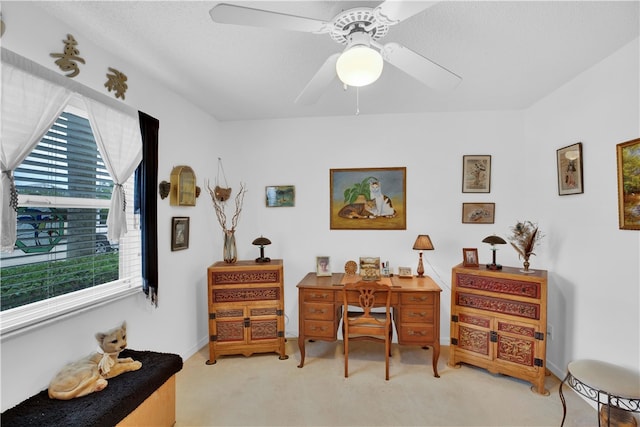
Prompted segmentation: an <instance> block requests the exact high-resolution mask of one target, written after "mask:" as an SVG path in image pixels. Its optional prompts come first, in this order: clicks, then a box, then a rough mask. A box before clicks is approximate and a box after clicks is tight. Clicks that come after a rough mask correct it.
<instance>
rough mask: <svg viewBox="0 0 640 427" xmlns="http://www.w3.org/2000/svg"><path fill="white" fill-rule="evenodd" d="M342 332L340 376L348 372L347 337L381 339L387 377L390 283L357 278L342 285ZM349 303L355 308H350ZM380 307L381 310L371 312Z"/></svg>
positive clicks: (389, 349)
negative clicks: (342, 361)
mask: <svg viewBox="0 0 640 427" xmlns="http://www.w3.org/2000/svg"><path fill="white" fill-rule="evenodd" d="M343 294H344V301H343V305H342V307H343V308H342V309H343V316H342V322H343V329H342V330H343V336H344V376H345V378H347V377H348V376H349V341H359V340H367V341H375V342H380V343H384V360H385V379H386V380H388V379H389V356H390V354H391V334H392V330H391V287H390V286H388V285H384V284H380V283H377V282H371V281H369V282H366V281H360V282H356V283H348V284H346V285H345V286H344V292H343ZM350 307H351V308H352V309H353V308H357V309H358V311H352V310H350ZM375 307H384V308H385V311H384V313H383V312H379V313H376V312H372V311H371V309H373V308H375Z"/></svg>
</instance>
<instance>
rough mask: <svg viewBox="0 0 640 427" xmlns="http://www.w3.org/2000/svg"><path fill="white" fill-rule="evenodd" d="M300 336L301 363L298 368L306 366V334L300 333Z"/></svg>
mask: <svg viewBox="0 0 640 427" xmlns="http://www.w3.org/2000/svg"><path fill="white" fill-rule="evenodd" d="M299 335H300V336H299V337H298V348H299V349H300V364H299V365H298V368H302V367H303V366H304V341H305V339H304V334H299Z"/></svg>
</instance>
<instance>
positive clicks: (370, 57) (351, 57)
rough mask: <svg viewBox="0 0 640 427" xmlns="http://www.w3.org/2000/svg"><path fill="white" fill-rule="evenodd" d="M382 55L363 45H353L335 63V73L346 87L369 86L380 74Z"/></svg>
mask: <svg viewBox="0 0 640 427" xmlns="http://www.w3.org/2000/svg"><path fill="white" fill-rule="evenodd" d="M382 67H383V60H382V55H380V52H378V51H377V50H375V49H372V48H370V47H369V46H365V45H355V46H352V47H351V48H349V49H347V50H345V51H344V52H343V53H342V55H340V57H339V58H338V61H337V62H336V73H337V74H338V77H339V78H340V80H341V81H342V83H344V84H346V85H347V86H353V87H361V86H366V85H369V84H371V83H373V82H375V81H376V80H378V78H379V77H380V75H381V74H382Z"/></svg>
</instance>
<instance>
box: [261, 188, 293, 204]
mask: <svg viewBox="0 0 640 427" xmlns="http://www.w3.org/2000/svg"><path fill="white" fill-rule="evenodd" d="M264 192H265V200H266V205H267V207H268V208H281V207H289V206H295V205H296V187H295V186H293V185H269V186H267V187H265V190H264Z"/></svg>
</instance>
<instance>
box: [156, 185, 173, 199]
mask: <svg viewBox="0 0 640 427" xmlns="http://www.w3.org/2000/svg"><path fill="white" fill-rule="evenodd" d="M158 190H159V192H160V198H161V199H162V200H164V199H166V198H167V196H168V195H169V191H171V183H170V182H167V181H162V182H161V183H160V184H159V185H158Z"/></svg>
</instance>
